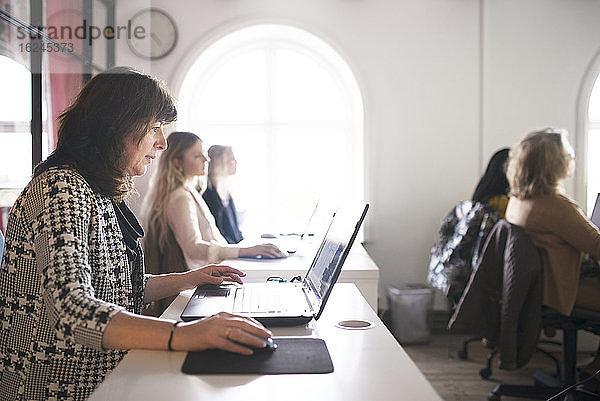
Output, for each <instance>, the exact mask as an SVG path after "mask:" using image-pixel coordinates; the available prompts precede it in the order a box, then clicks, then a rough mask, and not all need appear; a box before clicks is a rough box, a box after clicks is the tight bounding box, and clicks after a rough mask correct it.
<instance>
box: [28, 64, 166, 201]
mask: <svg viewBox="0 0 600 401" xmlns="http://www.w3.org/2000/svg"><path fill="white" fill-rule="evenodd" d="M176 118H177V110H176V108H175V102H174V99H173V97H172V96H171V94H170V93H169V91H168V89H167V88H166V86H165V85H164V83H162V82H161V81H159V80H158V79H156V78H154V77H152V76H150V75H146V74H142V73H140V72H138V71H135V70H133V69H131V68H127V67H115V68H112V69H109V70H107V71H105V72H102V73H100V74H98V75H96V76H94V77H93V78H92V79H90V80H89V81H88V82H87V83H86V84H85V85H84V87H83V88H82V89H81V91H80V92H79V94H78V95H77V97H76V98H75V100H74V101H73V103H72V104H71V105H70V106H69V107H67V109H66V110H65V111H63V112H62V113H61V114H60V115H59V116H58V142H57V144H56V149H55V150H54V152H53V153H52V154H51V155H50V156H49V157H48V159H46V160H45V161H44V162H42V163H40V164H39V165H38V166H37V167H36V169H35V172H34V176H37V175H39V174H41V173H42V172H43V171H46V170H47V169H49V168H50V167H53V166H69V167H72V168H74V169H75V170H77V171H79V172H80V173H81V174H82V175H83V176H84V178H85V179H86V181H87V182H88V183H89V184H90V186H91V187H92V188H93V189H94V190H95V191H97V192H99V193H100V194H102V195H105V196H108V197H109V198H111V199H113V200H122V199H124V198H125V197H126V196H127V195H128V194H129V193H130V192H131V191H132V190H133V180H132V177H130V176H129V175H128V174H127V173H126V171H125V168H126V165H125V163H126V162H127V160H126V155H125V153H124V149H127V146H126V145H128V144H130V143H131V142H132V141H134V142H135V143H136V144H139V143H140V142H141V140H142V139H143V138H144V136H145V135H146V134H147V133H148V132H149V130H150V128H151V125H152V124H153V123H155V122H164V123H170V122H173V121H175V119H176Z"/></svg>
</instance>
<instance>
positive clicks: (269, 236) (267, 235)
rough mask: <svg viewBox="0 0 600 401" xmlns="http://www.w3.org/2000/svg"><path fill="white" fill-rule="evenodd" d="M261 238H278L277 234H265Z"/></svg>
mask: <svg viewBox="0 0 600 401" xmlns="http://www.w3.org/2000/svg"><path fill="white" fill-rule="evenodd" d="M260 238H277V236H276V235H275V234H269V233H265V234H262V235H261V236H260Z"/></svg>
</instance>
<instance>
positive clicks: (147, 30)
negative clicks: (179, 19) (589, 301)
mask: <svg viewBox="0 0 600 401" xmlns="http://www.w3.org/2000/svg"><path fill="white" fill-rule="evenodd" d="M128 25H129V29H130V32H129V33H128V35H127V43H128V44H129V48H130V49H131V51H132V52H134V53H135V54H136V55H137V56H139V57H142V58H146V59H150V60H156V59H160V58H163V57H165V56H167V55H168V54H169V53H171V51H173V49H174V48H175V45H176V44H177V25H176V24H175V21H174V20H173V18H172V17H171V16H170V15H169V14H167V13H166V12H165V11H163V10H161V9H158V8H148V9H144V10H141V11H139V12H138V13H137V14H135V15H134V16H133V17H132V18H131V20H130V21H129V24H128Z"/></svg>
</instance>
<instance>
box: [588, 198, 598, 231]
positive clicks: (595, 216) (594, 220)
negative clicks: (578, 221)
mask: <svg viewBox="0 0 600 401" xmlns="http://www.w3.org/2000/svg"><path fill="white" fill-rule="evenodd" d="M590 220H591V221H592V223H594V224H595V225H596V227H598V228H600V194H598V195H596V203H595V204H594V210H592V217H590Z"/></svg>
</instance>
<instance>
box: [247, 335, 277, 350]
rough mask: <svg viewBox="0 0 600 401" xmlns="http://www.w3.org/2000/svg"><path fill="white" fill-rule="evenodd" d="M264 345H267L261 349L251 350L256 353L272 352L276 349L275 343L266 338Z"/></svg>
mask: <svg viewBox="0 0 600 401" xmlns="http://www.w3.org/2000/svg"><path fill="white" fill-rule="evenodd" d="M265 343H267V345H265V346H264V347H262V348H254V347H252V350H253V351H254V352H255V353H256V352H273V351H275V350H276V349H277V344H275V341H273V339H272V338H270V337H269V338H267V339H266V340H265Z"/></svg>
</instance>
